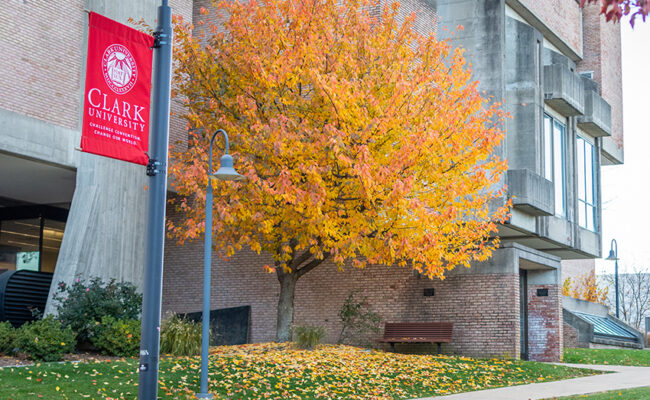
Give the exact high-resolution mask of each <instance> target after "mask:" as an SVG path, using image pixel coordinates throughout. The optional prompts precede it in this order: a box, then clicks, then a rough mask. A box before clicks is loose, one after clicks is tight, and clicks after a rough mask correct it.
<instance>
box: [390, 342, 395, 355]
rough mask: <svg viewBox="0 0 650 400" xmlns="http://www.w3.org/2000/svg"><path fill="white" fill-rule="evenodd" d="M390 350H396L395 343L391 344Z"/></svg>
mask: <svg viewBox="0 0 650 400" xmlns="http://www.w3.org/2000/svg"><path fill="white" fill-rule="evenodd" d="M390 351H392V352H393V353H394V352H395V343H391V344H390Z"/></svg>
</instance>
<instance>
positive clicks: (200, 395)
mask: <svg viewBox="0 0 650 400" xmlns="http://www.w3.org/2000/svg"><path fill="white" fill-rule="evenodd" d="M196 398H197V399H211V398H212V394H211V393H197V394H196Z"/></svg>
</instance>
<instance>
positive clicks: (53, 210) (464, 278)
mask: <svg viewBox="0 0 650 400" xmlns="http://www.w3.org/2000/svg"><path fill="white" fill-rule="evenodd" d="M170 3H171V6H172V7H173V10H174V13H178V14H181V15H183V17H184V19H185V20H186V21H192V20H194V22H197V21H198V19H199V18H202V17H203V16H202V15H201V14H200V13H199V9H200V7H202V6H207V5H209V3H210V2H208V1H203V0H201V1H199V0H196V1H191V0H176V1H170ZM402 3H403V10H405V11H406V12H410V11H414V12H417V13H418V21H417V27H418V29H421V30H423V31H429V30H434V29H435V27H436V24H437V27H438V34H439V35H442V36H444V35H446V34H447V32H449V31H450V30H455V27H456V26H457V25H459V24H462V25H464V28H465V29H464V30H463V31H462V32H459V33H457V34H456V35H455V36H454V39H453V43H454V44H455V45H459V46H463V47H465V48H466V49H467V52H466V56H467V57H468V58H469V60H470V61H471V63H472V65H473V68H474V75H475V78H476V79H478V80H479V81H480V82H481V89H482V90H485V91H486V92H487V93H488V94H489V95H492V96H494V98H496V99H504V100H505V103H504V104H505V107H506V109H507V111H508V112H510V113H511V115H512V117H513V118H512V119H510V120H508V121H507V125H506V140H505V141H504V144H503V145H502V146H501V148H500V150H499V151H500V152H501V154H500V155H501V156H503V157H504V158H507V159H508V162H509V171H508V172H507V173H506V174H505V175H504V176H503V182H504V183H507V185H508V187H509V189H508V190H509V193H508V195H509V196H511V197H513V199H514V200H513V202H514V208H513V210H512V218H511V219H510V220H509V222H508V223H506V224H504V225H503V226H501V227H500V231H499V234H500V236H501V238H502V242H503V245H502V247H501V248H500V249H498V250H497V251H496V252H495V254H494V256H493V257H492V259H490V260H489V261H487V262H484V263H477V264H475V265H473V266H472V267H471V268H458V269H456V270H454V271H451V272H450V273H449V274H448V277H447V279H445V280H443V281H440V280H433V281H432V280H429V279H427V278H424V277H421V276H419V275H417V274H414V273H413V272H412V271H410V270H408V269H402V268H399V267H392V268H385V267H372V266H370V267H368V268H366V269H364V270H357V269H354V268H352V267H350V268H346V269H345V270H344V271H342V272H337V271H336V267H334V266H333V265H331V264H327V265H323V266H321V267H319V268H317V269H315V270H314V271H312V272H310V273H309V274H307V275H305V276H304V277H303V278H301V279H300V280H299V281H298V285H297V290H296V299H295V301H296V311H295V322H296V323H298V324H317V325H322V326H324V327H326V329H327V332H328V336H327V340H328V341H334V340H336V338H337V334H338V331H339V329H340V325H339V323H338V317H337V312H338V310H339V309H340V307H341V305H342V304H343V301H344V300H345V298H346V297H347V295H348V294H349V293H350V291H352V290H358V291H360V292H361V293H362V294H363V295H364V296H367V297H368V299H369V305H370V307H371V308H372V309H373V310H375V311H377V312H379V313H380V314H381V315H382V317H383V318H384V320H385V321H393V322H397V321H449V322H454V324H455V328H454V338H453V342H452V343H451V344H448V345H444V346H443V352H447V353H456V354H466V355H474V356H488V355H496V356H506V357H524V358H530V359H534V360H557V359H559V357H560V355H561V349H562V345H563V344H562V341H563V321H562V304H561V302H562V296H561V293H560V290H561V282H562V279H563V276H562V275H565V276H566V275H574V274H580V273H582V272H583V271H585V270H588V269H589V268H593V262H592V261H591V260H593V259H594V258H596V257H600V256H601V254H600V251H601V250H600V249H601V235H600V231H601V218H600V215H601V212H600V197H601V196H600V190H601V188H600V168H601V166H604V165H608V164H619V163H622V162H623V146H622V145H623V129H622V96H621V60H620V32H619V26H618V25H614V24H610V23H605V22H604V19H603V18H601V17H600V16H599V15H598V11H599V7H597V6H590V7H587V8H586V9H581V8H580V7H579V4H578V2H577V1H571V0H569V1H560V0H544V1H534V0H472V1H466V0H438V1H435V0H434V1H430V0H428V1H421V0H408V1H405V2H402ZM155 6H156V1H153V0H142V1H137V2H132V1H126V0H121V1H101V0H85V1H81V0H78V1H73V0H57V1H52V2H47V4H45V3H43V4H41V2H38V3H31V2H20V3H19V2H12V3H9V4H8V5H7V6H5V7H3V8H2V9H0V16H1V17H2V20H3V21H9V23H6V24H3V25H2V26H0V30H2V32H1V33H2V35H0V50H2V52H3V54H5V55H6V57H4V58H3V59H2V61H0V66H1V69H0V71H2V73H0V168H1V169H2V171H3V173H2V174H0V269H9V270H15V269H36V270H40V271H53V272H54V280H53V282H58V281H61V280H65V281H71V280H72V279H73V278H74V277H75V276H78V275H81V276H101V277H105V278H109V277H110V278H116V279H121V280H129V281H133V282H135V283H136V284H138V285H139V284H141V282H142V264H143V259H144V240H143V237H144V227H145V221H144V218H145V212H144V209H145V206H146V184H147V181H146V177H145V174H144V171H143V169H142V168H141V167H140V166H136V165H129V164H127V163H123V162H120V161H115V160H110V159H104V158H101V157H97V156H94V155H90V154H85V153H80V152H79V151H76V150H75V148H76V147H77V146H78V143H79V137H80V125H81V108H82V107H81V105H82V100H83V99H82V97H83V82H84V72H83V70H84V68H83V66H84V65H85V61H84V58H85V32H86V29H87V17H86V14H85V12H84V9H88V10H93V11H96V12H99V13H101V14H103V15H106V16H107V17H109V18H113V19H116V20H118V21H121V22H126V20H127V18H128V17H134V18H136V19H138V18H140V17H145V18H146V19H147V20H148V21H149V22H150V24H153V16H154V14H155ZM447 27H448V28H451V29H450V30H446V29H441V28H447ZM173 107H178V106H177V105H173ZM174 111H180V109H179V108H176V109H175V110H174ZM184 135H185V131H184V129H183V127H182V124H181V123H180V121H179V120H178V119H176V118H172V127H171V137H172V140H181V141H183V140H184ZM5 171H11V172H10V173H6V172H5ZM116 193H119V194H120V195H119V196H116V195H115V194H116ZM170 195H171V196H173V194H172V193H170ZM167 212H168V218H170V219H178V218H182V215H178V214H176V213H175V211H174V210H173V208H171V207H170V208H168V211H167ZM202 257H203V251H202V243H189V244H186V245H185V246H183V247H179V246H177V245H176V244H175V243H174V242H173V241H171V240H170V241H168V242H167V243H166V247H165V273H164V287H163V309H164V311H167V310H171V311H176V312H194V311H198V310H200V308H201V300H202V299H201V293H202V290H201V284H202V281H201V279H200V276H201V268H202ZM30 260H31V261H30ZM213 260H214V261H213V288H212V297H211V303H212V306H213V308H226V307H235V306H242V305H249V306H251V316H250V328H251V330H250V337H249V339H250V340H251V341H255V342H257V341H265V340H272V339H273V338H274V337H275V323H276V307H277V300H278V294H279V285H278V283H277V279H276V277H275V275H269V274H267V273H266V272H264V271H263V270H262V268H261V266H262V265H264V264H267V263H268V262H269V259H268V258H267V257H265V256H264V255H257V254H255V253H252V252H241V253H239V254H237V255H235V256H234V257H232V258H231V259H229V260H227V261H223V260H220V259H219V258H218V257H213ZM572 260H578V261H572ZM425 289H434V290H433V291H430V290H427V291H426V293H427V294H431V293H433V296H430V295H427V296H425V295H424V294H425Z"/></svg>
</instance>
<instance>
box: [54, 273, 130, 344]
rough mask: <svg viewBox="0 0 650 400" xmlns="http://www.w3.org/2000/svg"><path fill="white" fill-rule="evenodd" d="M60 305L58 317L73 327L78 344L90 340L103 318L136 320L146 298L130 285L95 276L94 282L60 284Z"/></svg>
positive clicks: (58, 297) (57, 293) (55, 297)
mask: <svg viewBox="0 0 650 400" xmlns="http://www.w3.org/2000/svg"><path fill="white" fill-rule="evenodd" d="M53 298H54V300H55V301H56V302H57V313H58V316H59V317H58V318H59V320H61V322H62V323H63V325H64V326H70V327H71V328H72V330H73V331H74V333H75V334H76V335H77V341H79V342H86V341H88V340H89V339H90V335H91V333H90V331H91V329H92V328H93V327H94V326H95V322H100V321H101V319H102V317H104V316H110V317H113V318H115V319H123V320H135V319H138V318H139V317H140V312H141V310H142V295H141V294H139V293H137V292H136V288H135V286H134V285H133V284H132V283H129V282H115V280H114V279H113V280H111V281H109V282H103V281H102V280H101V278H98V277H95V278H92V279H90V281H87V282H86V281H80V280H79V279H77V280H76V281H75V283H73V284H72V285H66V284H65V283H63V282H61V283H59V286H58V288H57V291H56V293H55V294H54V296H53Z"/></svg>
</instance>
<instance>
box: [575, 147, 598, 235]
mask: <svg viewBox="0 0 650 400" xmlns="http://www.w3.org/2000/svg"><path fill="white" fill-rule="evenodd" d="M576 147H577V150H578V162H577V165H576V168H577V169H578V223H579V224H580V226H581V227H583V228H586V229H589V230H590V231H596V196H595V193H594V192H595V190H594V154H595V153H594V145H593V144H591V143H589V142H588V141H586V140H584V139H583V138H581V137H580V136H578V142H577V146H576Z"/></svg>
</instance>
